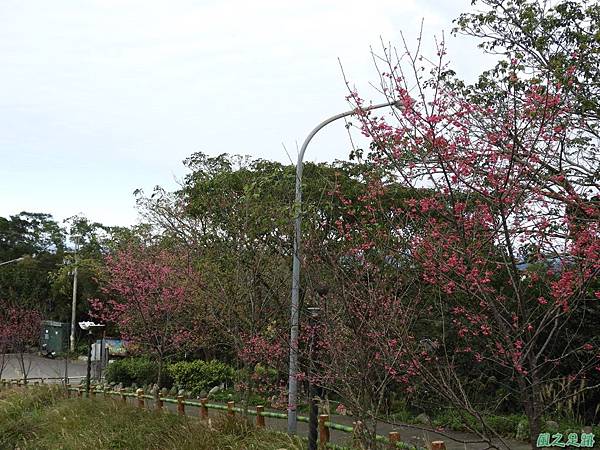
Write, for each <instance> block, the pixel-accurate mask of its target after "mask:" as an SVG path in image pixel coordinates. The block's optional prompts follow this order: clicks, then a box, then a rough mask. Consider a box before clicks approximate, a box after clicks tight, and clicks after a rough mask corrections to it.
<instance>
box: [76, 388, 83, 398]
mask: <svg viewBox="0 0 600 450" xmlns="http://www.w3.org/2000/svg"><path fill="white" fill-rule="evenodd" d="M82 397H83V388H78V389H77V398H82Z"/></svg>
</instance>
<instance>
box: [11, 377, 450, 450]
mask: <svg viewBox="0 0 600 450" xmlns="http://www.w3.org/2000/svg"><path fill="white" fill-rule="evenodd" d="M1 383H2V387H5V386H7V385H11V386H29V385H30V383H23V382H22V381H20V380H19V381H15V380H12V381H7V380H2V382H1ZM38 384H39V383H37V382H35V383H34V385H38ZM84 392H85V388H83V387H74V386H71V385H67V395H69V396H70V395H71V393H74V394H75V396H76V397H77V398H81V397H83V394H84ZM97 394H102V395H103V397H104V398H111V397H113V398H117V399H118V400H120V401H121V402H123V403H127V399H128V398H131V399H133V402H134V403H135V405H137V407H138V408H140V409H146V408H149V407H150V406H149V405H148V406H147V405H146V400H151V401H153V402H154V408H155V409H156V410H159V411H161V410H163V409H164V405H165V403H171V404H174V405H176V408H177V414H178V415H182V416H184V415H186V406H191V407H196V408H198V410H199V414H198V417H199V418H200V419H201V420H207V419H208V411H209V410H210V409H212V410H216V411H222V412H223V413H225V414H227V416H229V417H235V415H236V413H244V412H246V413H247V414H249V415H251V416H256V419H255V424H256V426H257V427H259V428H264V427H265V426H266V421H265V419H266V418H273V419H287V414H283V413H277V412H273V411H265V408H264V406H257V407H256V409H247V410H244V409H242V408H239V407H236V406H235V403H234V402H232V401H230V402H227V404H226V405H222V404H219V403H209V402H208V399H206V398H202V399H200V401H191V400H186V399H185V398H184V397H183V396H177V397H176V398H170V397H161V396H153V395H148V394H145V393H144V391H143V390H142V389H138V390H136V391H135V392H128V391H126V390H125V389H119V390H118V391H114V390H108V389H106V388H104V389H98V388H97V387H92V388H91V389H90V398H95V397H96V396H97ZM297 420H298V421H299V422H304V423H308V421H309V419H308V417H306V416H298V418H297ZM318 423H319V448H320V449H325V448H333V449H343V448H344V447H341V446H338V445H335V444H333V443H331V442H330V439H331V430H337V431H341V432H344V433H351V434H354V433H355V432H357V431H360V428H361V425H360V422H358V423H355V426H354V427H350V426H347V425H341V424H338V423H335V422H331V421H330V420H329V416H328V415H327V414H321V415H320V416H319V422H318ZM376 440H377V441H379V442H383V443H387V444H388V448H389V449H405V450H423V449H421V448H419V447H415V446H413V445H410V444H407V443H405V442H402V441H401V440H400V433H399V432H398V431H390V432H389V433H388V435H387V436H381V435H377V436H376ZM431 450H446V445H445V443H444V441H434V442H432V443H431Z"/></svg>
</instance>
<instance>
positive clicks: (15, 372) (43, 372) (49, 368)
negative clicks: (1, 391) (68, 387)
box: [0, 354, 87, 383]
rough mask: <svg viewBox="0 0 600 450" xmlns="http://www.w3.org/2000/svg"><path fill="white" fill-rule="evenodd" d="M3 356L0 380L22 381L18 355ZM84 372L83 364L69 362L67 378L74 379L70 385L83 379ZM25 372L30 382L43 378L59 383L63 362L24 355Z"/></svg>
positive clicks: (80, 362)
mask: <svg viewBox="0 0 600 450" xmlns="http://www.w3.org/2000/svg"><path fill="white" fill-rule="evenodd" d="M5 356H6V366H5V367H4V370H3V371H2V374H1V376H0V378H2V379H4V380H22V379H23V373H22V370H21V364H20V362H19V357H18V355H16V354H7V355H5ZM0 358H1V356H0ZM0 362H1V361H0ZM86 370H87V366H86V363H85V362H82V361H78V360H72V359H71V360H69V362H68V376H69V378H71V377H74V379H73V380H71V382H72V383H73V382H76V380H79V379H80V378H81V377H85V375H86ZM25 371H26V372H27V378H28V379H31V380H32V381H36V380H35V379H36V378H37V379H39V378H44V379H47V380H48V382H60V381H61V380H60V378H62V379H64V376H65V360H64V359H62V358H56V359H49V358H44V357H42V356H39V355H35V354H26V355H25ZM52 378H54V380H52Z"/></svg>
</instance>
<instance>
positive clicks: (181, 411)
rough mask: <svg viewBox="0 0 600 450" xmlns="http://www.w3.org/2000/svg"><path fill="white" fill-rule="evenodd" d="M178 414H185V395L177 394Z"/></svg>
mask: <svg viewBox="0 0 600 450" xmlns="http://www.w3.org/2000/svg"><path fill="white" fill-rule="evenodd" d="M177 414H179V415H180V416H185V403H183V395H178V396H177Z"/></svg>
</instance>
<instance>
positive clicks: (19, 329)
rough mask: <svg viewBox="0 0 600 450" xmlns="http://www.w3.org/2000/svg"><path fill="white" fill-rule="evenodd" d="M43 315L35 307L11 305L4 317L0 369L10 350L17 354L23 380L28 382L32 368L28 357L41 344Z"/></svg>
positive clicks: (0, 342) (0, 343)
mask: <svg viewBox="0 0 600 450" xmlns="http://www.w3.org/2000/svg"><path fill="white" fill-rule="evenodd" d="M41 322H42V316H41V315H40V313H39V312H38V311H36V310H34V309H26V308H20V307H15V306H13V307H9V308H8V309H7V310H6V311H5V313H4V314H3V317H2V328H3V329H2V331H1V332H0V345H2V346H3V347H2V348H0V350H2V353H3V355H2V361H0V363H1V364H2V366H0V369H3V368H4V366H5V365H6V361H5V359H4V352H6V351H10V352H11V353H14V354H15V355H16V356H17V360H18V363H19V369H20V371H21V374H22V376H23V382H27V377H28V375H29V371H30V370H31V359H29V358H28V357H27V355H28V353H29V352H30V350H31V348H32V347H35V346H37V345H38V344H39V338H40V326H41Z"/></svg>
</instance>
